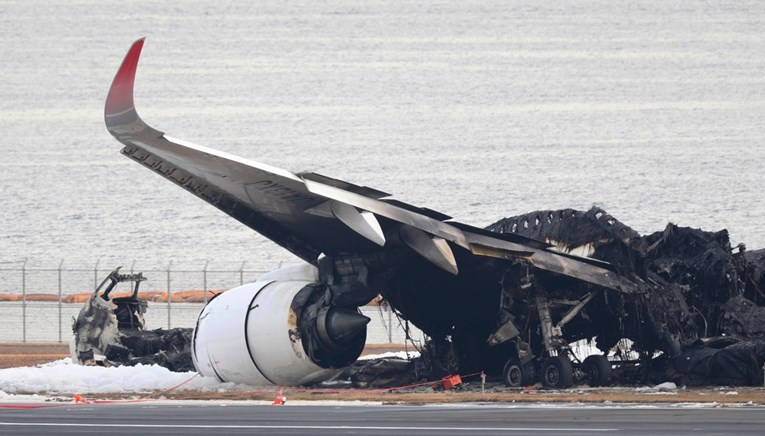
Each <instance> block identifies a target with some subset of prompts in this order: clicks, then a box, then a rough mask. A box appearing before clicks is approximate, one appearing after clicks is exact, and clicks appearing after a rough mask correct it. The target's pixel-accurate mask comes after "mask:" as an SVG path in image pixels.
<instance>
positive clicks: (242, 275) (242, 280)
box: [239, 260, 247, 286]
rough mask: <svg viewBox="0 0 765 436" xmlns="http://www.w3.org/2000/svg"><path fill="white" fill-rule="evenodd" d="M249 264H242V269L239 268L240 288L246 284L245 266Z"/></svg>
mask: <svg viewBox="0 0 765 436" xmlns="http://www.w3.org/2000/svg"><path fill="white" fill-rule="evenodd" d="M245 263H247V261H246V260H245V261H243V262H242V267H241V268H239V286H242V285H243V284H244V264H245Z"/></svg>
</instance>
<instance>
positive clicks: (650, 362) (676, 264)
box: [105, 40, 765, 387]
mask: <svg viewBox="0 0 765 436" xmlns="http://www.w3.org/2000/svg"><path fill="white" fill-rule="evenodd" d="M143 42H144V41H143V40H139V41H137V42H135V43H134V45H133V46H132V47H131V49H130V51H129V52H128V54H127V56H126V57H125V60H124V61H123V63H122V65H121V67H120V69H119V71H118V73H117V75H116V76H115V79H114V82H113V83H112V86H111V89H110V90H109V94H108V97H107V100H106V105H105V120H106V126H107V128H108V130H109V132H110V133H111V134H112V135H113V136H114V137H115V138H116V139H117V140H118V141H120V142H121V143H123V144H124V145H125V147H124V148H123V149H122V153H123V154H124V155H126V156H127V157H129V158H131V159H133V160H135V161H136V162H138V163H140V164H142V165H144V166H146V167H147V168H149V169H151V170H153V171H154V172H156V173H157V174H159V175H161V176H162V177H164V178H166V179H168V180H170V181H172V182H175V183H176V184H177V185H179V186H181V187H183V188H185V189H186V190H187V191H189V192H191V193H192V194H194V195H196V196H197V197H199V198H201V199H203V200H204V201H206V202H208V203H210V204H212V205H213V206H215V207H217V208H218V209H220V210H222V211H223V212H225V213H227V214H228V215H230V216H231V217H233V218H235V219H237V220H238V221H240V222H241V223H243V224H244V225H246V226H248V227H250V228H251V229H253V230H255V231H257V232H259V233H261V234H262V235H264V236H266V237H268V238H269V239H271V240H272V241H274V242H276V243H277V244H279V245H281V246H282V247H284V248H286V249H287V250H289V251H290V252H292V253H294V254H295V255H297V256H298V257H300V258H301V259H302V260H304V261H305V262H306V264H305V265H302V266H297V267H291V268H286V269H280V270H276V271H274V272H271V273H269V274H266V275H264V276H262V277H260V278H259V279H258V280H257V281H256V282H255V283H250V284H246V285H244V286H241V287H238V288H234V289H232V290H230V291H227V292H225V293H223V294H221V295H219V296H218V297H216V298H214V299H212V300H211V301H210V302H209V303H208V304H207V305H206V306H205V307H204V309H203V310H202V312H201V313H200V315H199V319H198V322H197V326H196V328H195V330H194V334H193V338H192V357H193V361H194V365H195V367H196V368H197V370H198V371H199V372H200V373H201V374H202V375H206V376H212V377H217V378H219V379H220V380H222V381H233V382H242V383H247V384H252V385H267V384H274V385H284V386H294V385H305V384H312V383H316V382H320V381H323V380H326V379H328V378H330V377H333V376H335V375H336V374H338V373H339V372H341V371H342V370H343V368H345V367H347V366H349V365H351V364H352V363H353V362H354V361H356V359H357V358H358V356H359V354H360V353H361V351H362V348H363V347H364V343H365V338H366V324H367V322H368V321H369V320H368V318H366V317H365V316H363V315H361V314H360V313H359V311H358V307H359V306H361V305H363V304H366V303H367V302H369V301H370V300H372V299H373V298H374V297H375V296H377V295H378V294H379V295H381V296H382V297H383V298H384V299H385V300H387V302H388V303H389V304H390V305H391V306H392V307H393V308H394V309H395V310H396V312H397V313H398V314H399V315H400V316H401V317H402V318H403V319H406V320H408V321H409V322H411V323H413V324H414V325H416V326H417V327H419V328H420V329H422V331H423V332H424V333H425V334H426V335H427V336H428V337H429V338H430V340H429V341H428V343H427V344H426V346H425V347H424V348H423V350H422V356H421V358H420V361H419V362H415V364H414V365H413V368H410V367H407V368H406V370H407V371H409V370H411V371H415V372H418V371H419V374H417V376H418V377H422V376H425V377H431V378H437V377H441V376H442V375H444V374H446V373H448V372H453V371H458V372H461V373H465V372H471V371H481V370H484V371H486V372H487V373H488V374H489V375H490V376H497V377H502V379H503V380H504V381H505V383H507V384H508V385H510V386H523V385H527V384H531V383H534V382H536V381H541V382H542V383H543V384H544V385H546V386H550V387H567V386H570V385H571V384H572V383H574V382H576V381H586V382H588V383H590V384H593V385H598V384H605V383H608V381H609V379H610V377H611V375H612V373H614V374H615V375H616V376H617V377H618V378H619V380H629V379H630V378H631V377H632V378H640V379H642V380H646V379H648V378H650V377H651V376H652V375H653V376H656V375H657V374H674V375H673V377H674V378H675V379H676V380H678V381H682V380H684V378H685V382H686V383H694V381H695V382H699V381H700V382H701V383H716V382H726V383H727V382H728V381H731V380H732V383H738V384H759V383H762V370H761V369H760V367H761V366H762V363H763V359H764V358H765V351H763V349H764V348H765V347H763V342H757V341H755V342H751V341H749V340H759V339H762V336H763V334H765V322H763V320H765V315H764V314H763V312H762V308H761V305H762V304H763V303H765V301H763V298H764V297H763V296H764V295H765V289H764V283H763V282H764V281H765V279H763V253H762V252H753V253H745V252H744V251H743V248H742V249H741V250H740V251H741V253H736V254H732V253H731V247H730V243H729V241H728V238H727V233H726V232H724V231H723V232H719V233H704V232H700V231H694V230H690V229H681V228H677V227H675V226H672V225H670V226H669V227H667V229H666V230H665V231H664V232H662V233H658V234H654V235H650V236H644V237H642V236H640V235H638V234H637V233H636V232H634V231H633V230H632V229H630V228H629V227H627V226H625V225H623V224H621V223H619V222H618V221H617V220H616V219H614V218H613V217H611V216H609V215H608V214H607V213H605V212H604V211H602V210H599V209H592V210H591V211H589V212H576V211H572V210H563V211H549V212H535V213H532V214H528V215H524V216H521V217H516V218H510V219H505V220H502V221H499V222H497V223H495V224H493V225H492V226H490V227H488V228H487V229H482V228H477V227H473V226H470V225H466V224H463V223H460V222H457V221H454V220H452V219H451V217H449V216H447V215H444V214H442V213H440V212H436V211H433V210H430V209H426V208H421V207H417V206H413V205H410V204H406V203H403V202H400V201H397V200H394V199H392V198H390V196H389V194H386V193H384V192H381V191H378V190H376V189H372V188H369V187H365V186H358V185H354V184H351V183H348V182H344V181H341V180H337V179H333V178H330V177H327V176H323V175H320V174H316V173H310V172H305V173H299V174H293V173H290V172H288V171H285V170H282V169H279V168H275V167H272V166H269V165H266V164H262V163H259V162H255V161H252V160H248V159H243V158H240V157H236V156H233V155H230V154H227V153H224V152H220V151H216V150H212V149H209V148H205V147H201V146H198V145H194V144H191V143H188V142H185V141H182V140H178V139H174V138H172V137H170V136H167V135H165V134H164V133H163V132H160V131H158V130H156V129H154V128H152V127H150V126H148V125H147V124H146V123H144V121H143V120H142V119H141V118H140V117H139V116H138V114H137V112H136V109H135V106H134V102H133V86H134V79H135V73H136V68H137V64H138V59H139V55H140V52H141V49H142V47H143ZM758 256H759V257H758ZM723 335H724V336H725V337H724V338H723V339H717V340H715V339H709V338H710V337H715V336H723ZM590 338H595V341H596V342H595V343H596V345H597V347H598V348H599V349H600V350H602V352H603V354H594V355H592V356H589V357H587V358H586V359H582V361H579V360H578V359H577V358H576V357H575V356H574V353H572V352H571V349H570V345H569V344H571V343H572V342H574V341H577V340H581V339H590ZM623 339H629V340H630V341H631V342H632V346H631V350H622V351H625V352H624V353H621V352H620V353H619V356H615V357H612V358H611V359H610V360H609V359H608V358H607V357H606V353H608V352H609V350H613V349H615V348H614V347H616V346H617V345H618V344H623V343H624V341H623ZM742 339H743V340H742ZM626 351H631V352H632V353H631V356H632V357H630V354H629V353H626ZM657 356H658V357H657ZM673 371H674V372H673ZM699 374H701V375H699ZM694 375H695V376H696V377H695V378H694ZM723 380H725V381H723ZM363 383H364V382H362V384H363Z"/></svg>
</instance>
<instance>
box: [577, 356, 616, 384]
mask: <svg viewBox="0 0 765 436" xmlns="http://www.w3.org/2000/svg"><path fill="white" fill-rule="evenodd" d="M582 369H583V370H584V373H585V374H586V378H587V382H588V383H589V385H590V386H592V387H596V386H608V385H609V384H610V383H611V375H612V374H613V371H612V369H611V362H609V361H608V359H607V358H606V356H603V355H602V354H593V355H591V356H588V357H587V358H586V359H584V362H582Z"/></svg>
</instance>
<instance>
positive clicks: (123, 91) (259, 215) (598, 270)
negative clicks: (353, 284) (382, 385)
mask: <svg viewBox="0 0 765 436" xmlns="http://www.w3.org/2000/svg"><path fill="white" fill-rule="evenodd" d="M143 43H144V40H143V39H141V40H138V41H136V42H135V43H134V44H133V46H132V47H131V48H130V50H129V51H128V54H127V55H126V57H125V59H124V61H123V63H122V65H121V67H120V69H119V70H118V72H117V74H116V76H115V78H114V81H113V83H112V86H111V88H110V90H109V94H108V97H107V100H106V104H105V109H104V117H105V122H106V126H107V129H108V130H109V132H110V133H111V134H112V135H113V136H114V137H115V138H116V139H117V140H118V141H120V142H121V143H123V144H124V145H125V147H124V148H123V150H122V153H123V154H125V155H126V156H128V157H130V158H131V159H133V160H136V161H137V162H139V163H141V164H142V165H144V166H146V167H148V168H150V169H152V170H153V171H154V172H156V173H158V174H159V175H161V176H163V177H164V178H166V179H168V180H171V181H173V182H175V183H176V184H178V185H180V186H182V187H183V188H185V189H186V190H188V191H190V192H191V193H193V194H195V195H196V196H198V197H200V198H202V199H203V200H205V201H207V202H208V203H210V204H212V205H214V206H216V207H217V208H219V209H220V210H222V211H223V212H225V213H227V214H228V215H230V216H232V217H234V218H236V219H237V220H239V221H240V222H242V223H243V224H245V225H247V226H248V227H250V228H252V229H253V230H255V231H257V232H259V233H261V234H263V235H264V236H266V237H268V238H269V239H271V240H273V241H274V242H276V243H277V244H279V245H281V246H283V247H284V248H286V249H288V250H289V251H291V252H292V253H294V254H296V255H297V256H299V257H300V258H302V259H304V260H306V261H308V262H312V263H313V262H315V261H316V259H317V258H318V256H319V254H321V253H325V254H328V255H332V254H335V253H360V254H364V253H372V252H375V251H379V250H385V249H389V248H390V246H391V244H390V243H389V242H388V241H387V239H388V238H389V236H391V235H394V236H395V237H394V238H393V239H395V240H396V243H397V244H399V246H401V245H408V246H409V247H410V248H411V249H412V250H413V251H415V252H417V253H418V254H420V255H422V256H423V257H426V258H427V259H428V260H430V261H431V262H433V263H434V264H436V265H438V266H439V267H441V268H443V269H445V270H447V271H449V272H452V273H454V274H456V273H458V266H457V265H456V263H455V261H454V256H453V254H452V253H451V249H452V248H450V247H453V248H454V249H464V250H467V251H469V252H471V253H472V254H473V255H476V256H485V257H488V258H499V259H519V258H522V259H527V260H528V261H529V262H530V263H531V264H532V265H533V266H534V267H537V268H540V269H544V270H547V271H552V272H555V273H559V274H564V275H568V276H571V277H576V278H579V279H582V280H585V281H588V282H590V283H595V284H598V285H601V286H606V287H608V288H612V289H620V290H624V291H629V290H630V289H631V286H632V284H631V282H629V281H628V280H624V279H621V278H620V277H618V275H616V274H615V273H613V272H612V271H609V270H608V269H607V266H608V264H602V265H597V264H594V263H595V262H588V261H587V260H584V259H577V258H576V257H575V256H563V255H559V254H556V253H555V252H552V251H550V250H548V247H549V246H548V245H547V244H545V243H543V242H539V241H535V240H530V239H528V238H522V237H520V236H512V235H505V236H503V235H498V234H492V233H491V232H488V231H485V230H483V229H477V228H474V227H470V226H467V225H465V224H460V223H451V222H446V221H445V220H447V219H449V218H450V217H448V216H447V215H444V214H441V213H440V212H436V211H432V210H429V209H425V208H418V207H416V206H412V205H408V204H406V203H402V202H399V201H397V200H392V199H389V198H386V197H388V194H386V193H384V192H382V191H378V190H376V189H373V188H368V187H364V186H358V185H354V184H351V183H348V182H344V181H341V180H337V179H332V178H330V177H326V176H322V175H319V174H315V173H301V174H293V173H291V172H289V171H286V170H283V169H280V168H277V167H273V166H271V165H267V164H264V163H260V162H257V161H254V160H249V159H244V158H241V157H238V156H234V155H231V154H228V153H225V152H222V151H218V150H213V149H210V148H207V147H203V146H199V145H195V144H192V143H189V142H186V141H183V140H180V139H175V138H172V137H170V136H167V135H165V134H164V133H163V132H160V131H159V130H156V129H154V128H152V127H150V126H148V125H147V124H146V123H145V122H144V121H143V120H142V119H141V118H140V116H139V115H138V113H137V112H136V109H135V104H134V101H133V89H134V82H135V75H136V70H137V65H138V59H139V57H140V53H141V50H142V48H143Z"/></svg>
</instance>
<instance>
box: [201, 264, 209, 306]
mask: <svg viewBox="0 0 765 436" xmlns="http://www.w3.org/2000/svg"><path fill="white" fill-rule="evenodd" d="M209 263H210V259H207V260H205V267H204V268H203V269H202V280H203V281H204V293H205V296H204V305H205V306H207V265H208V264H209Z"/></svg>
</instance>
